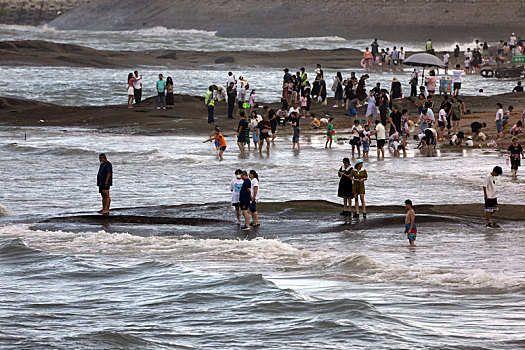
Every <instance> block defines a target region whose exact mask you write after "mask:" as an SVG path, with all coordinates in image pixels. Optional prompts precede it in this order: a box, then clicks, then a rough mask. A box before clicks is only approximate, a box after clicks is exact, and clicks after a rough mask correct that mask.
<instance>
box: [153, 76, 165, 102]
mask: <svg viewBox="0 0 525 350" xmlns="http://www.w3.org/2000/svg"><path fill="white" fill-rule="evenodd" d="M155 85H156V88H157V95H158V105H157V109H160V108H161V106H162V109H166V91H165V90H166V80H164V76H163V75H162V74H159V80H157V83H156V84H155Z"/></svg>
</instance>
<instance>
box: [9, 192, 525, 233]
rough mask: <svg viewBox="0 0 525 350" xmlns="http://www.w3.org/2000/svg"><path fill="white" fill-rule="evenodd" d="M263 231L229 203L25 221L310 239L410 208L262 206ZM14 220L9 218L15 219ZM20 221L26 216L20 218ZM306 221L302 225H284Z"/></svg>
mask: <svg viewBox="0 0 525 350" xmlns="http://www.w3.org/2000/svg"><path fill="white" fill-rule="evenodd" d="M415 209H416V213H417V218H416V220H417V222H418V224H421V227H425V230H426V232H431V231H432V230H434V229H437V228H438V227H439V225H440V224H447V225H472V224H475V223H478V224H479V225H483V223H484V212H483V204H481V203H475V204H447V205H421V206H417V207H416V208H415ZM258 210H259V212H260V218H261V223H262V225H261V227H258V228H252V230H251V231H250V232H243V231H241V230H240V229H239V226H237V225H236V224H235V222H234V216H233V212H232V208H231V205H230V204H229V203H214V204H202V205H190V204H185V205H178V206H154V207H142V208H120V209H113V210H112V211H111V214H110V215H106V216H104V215H97V214H94V213H93V214H91V213H78V214H66V215H64V216H59V217H49V218H29V217H28V218H25V219H24V222H25V223H26V224H30V225H31V228H32V229H34V230H52V231H55V230H63V231H72V232H85V231H93V230H104V231H106V232H128V233H130V234H135V235H141V236H149V235H187V234H191V235H192V236H193V237H195V238H203V239H204V238H220V239H232V238H241V239H243V238H255V237H264V238H278V237H287V236H290V235H294V236H295V235H310V234H319V235H322V234H324V233H329V232H343V231H345V232H349V231H350V232H351V231H356V232H362V233H363V232H364V233H366V230H368V229H370V230H372V229H377V228H378V227H382V228H392V227H399V230H400V233H402V231H403V226H404V219H405V213H406V209H405V208H404V207H403V206H392V205H389V206H368V207H367V212H368V217H367V218H366V219H364V218H362V217H361V218H359V219H355V218H351V217H344V216H340V215H339V212H340V211H341V210H342V205H341V204H339V203H333V202H328V201H316V200H304V201H288V202H274V203H272V202H268V203H265V202H261V203H259V205H258ZM494 218H495V220H496V221H498V222H500V223H502V224H503V222H507V221H523V220H525V219H524V218H525V206H520V205H508V204H507V205H501V206H500V211H499V212H497V213H496V214H495V216H494ZM9 220H10V218H9V217H7V218H3V221H9ZM17 220H18V221H20V218H17ZM287 221H289V222H297V221H300V222H301V225H300V226H295V227H296V228H295V229H293V228H292V229H291V227H293V226H294V225H288V224H284V225H283V223H285V222H287Z"/></svg>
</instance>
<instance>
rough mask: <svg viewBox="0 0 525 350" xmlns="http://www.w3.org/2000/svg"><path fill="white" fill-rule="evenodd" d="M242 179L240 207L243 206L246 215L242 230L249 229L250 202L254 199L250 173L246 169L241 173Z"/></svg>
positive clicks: (243, 212)
mask: <svg viewBox="0 0 525 350" xmlns="http://www.w3.org/2000/svg"><path fill="white" fill-rule="evenodd" d="M241 179H242V181H243V182H242V185H241V191H240V192H239V207H240V208H241V211H242V216H243V217H244V226H243V227H241V230H243V231H249V230H250V213H249V212H248V210H249V209H250V202H251V199H252V196H251V190H252V182H251V181H250V179H249V178H248V173H247V172H246V171H243V172H242V173H241Z"/></svg>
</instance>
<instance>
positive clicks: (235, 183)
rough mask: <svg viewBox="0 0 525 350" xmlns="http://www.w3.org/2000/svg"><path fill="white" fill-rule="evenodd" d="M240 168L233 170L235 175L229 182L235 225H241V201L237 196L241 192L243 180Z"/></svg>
mask: <svg viewBox="0 0 525 350" xmlns="http://www.w3.org/2000/svg"><path fill="white" fill-rule="evenodd" d="M241 174H242V170H241V169H237V170H235V177H234V178H233V179H232V181H231V182H230V192H231V193H232V206H233V207H234V208H235V217H236V218H237V225H241V210H240V209H241V203H240V202H239V196H240V194H241V187H242V184H243V183H244V180H243V179H242V178H241Z"/></svg>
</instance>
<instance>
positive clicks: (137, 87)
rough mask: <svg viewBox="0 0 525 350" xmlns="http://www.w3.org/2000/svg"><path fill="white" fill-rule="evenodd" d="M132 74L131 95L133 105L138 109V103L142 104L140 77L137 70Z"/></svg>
mask: <svg viewBox="0 0 525 350" xmlns="http://www.w3.org/2000/svg"><path fill="white" fill-rule="evenodd" d="M133 74H134V77H133V89H134V90H133V93H134V95H135V105H136V106H137V107H139V106H140V103H141V102H142V75H140V76H139V71H138V70H136V71H135V72H133Z"/></svg>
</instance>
